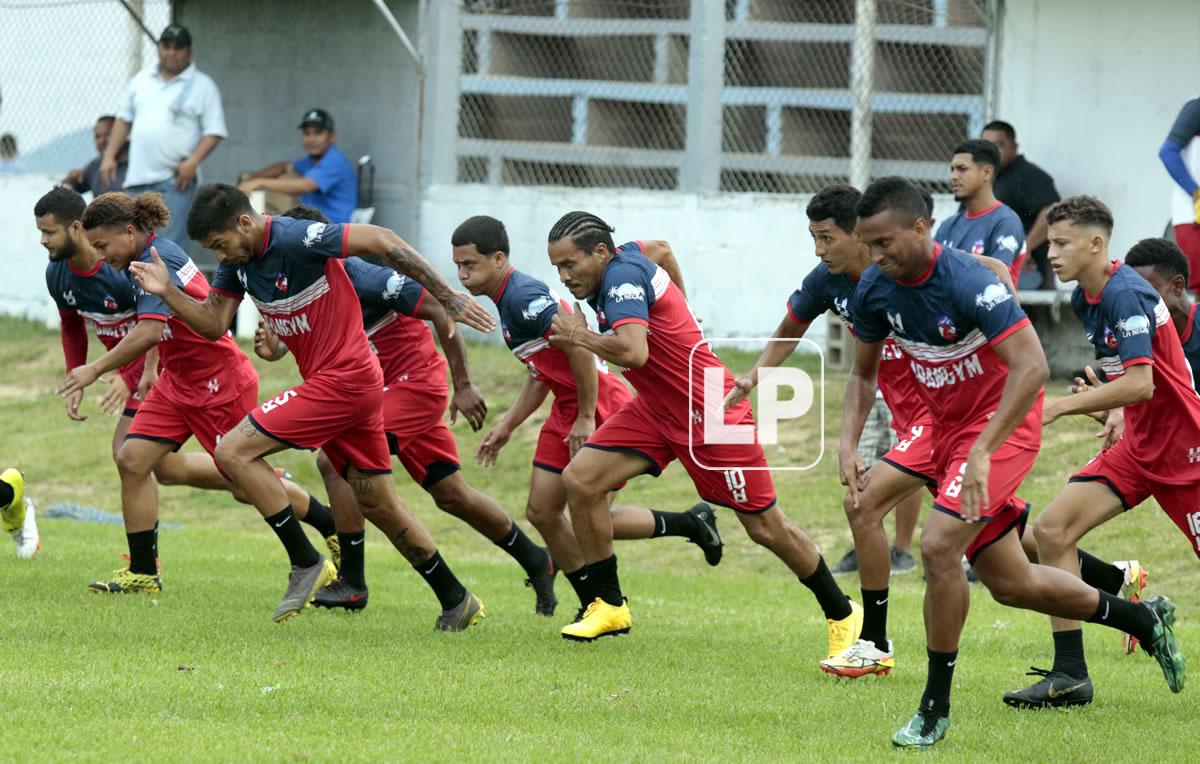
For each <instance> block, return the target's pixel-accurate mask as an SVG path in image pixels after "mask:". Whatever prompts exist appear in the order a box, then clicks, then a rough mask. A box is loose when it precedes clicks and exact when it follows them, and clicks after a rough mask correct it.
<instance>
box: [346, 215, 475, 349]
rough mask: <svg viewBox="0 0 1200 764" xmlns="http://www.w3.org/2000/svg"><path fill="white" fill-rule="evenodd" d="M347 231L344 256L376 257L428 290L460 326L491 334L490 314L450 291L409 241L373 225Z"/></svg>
mask: <svg viewBox="0 0 1200 764" xmlns="http://www.w3.org/2000/svg"><path fill="white" fill-rule="evenodd" d="M349 229H350V233H349V235H347V236H346V244H345V252H344V254H345V255H346V256H347V257H351V256H353V255H358V256H373V257H377V258H379V259H380V260H382V261H383V262H384V263H386V264H387V265H389V266H391V267H392V268H395V269H396V270H397V271H399V272H400V273H403V274H404V275H405V276H408V277H409V278H411V279H414V280H416V281H417V282H419V283H420V284H421V286H423V287H425V288H426V289H428V290H429V293H430V294H432V295H433V296H434V297H436V298H437V300H438V302H440V303H441V304H442V307H443V308H445V309H446V313H447V314H449V316H450V317H451V318H453V319H454V320H455V321H457V322H459V323H460V324H466V325H467V326H469V327H471V328H472V329H478V330H479V331H481V332H490V331H493V330H494V329H495V328H496V320H495V319H494V318H492V314H491V313H488V312H487V311H486V310H485V309H484V308H483V307H482V306H481V305H480V304H479V303H477V302H475V300H473V299H472V298H471V296H470V295H468V294H467V293H466V292H458V291H455V290H454V289H452V288H451V286H450V282H448V281H446V278H445V277H444V276H442V274H441V273H438V270H437V269H436V268H434V267H433V264H432V263H430V262H429V261H428V260H426V259H425V257H424V255H422V254H421V253H420V252H418V251H416V250H415V249H413V248H412V247H411V246H409V244H408V242H406V241H405V240H404V239H401V238H400V237H399V236H397V235H396V234H395V233H394V232H393V231H392V230H391V229H388V228H381V227H380V226H374V225H352V226H349Z"/></svg>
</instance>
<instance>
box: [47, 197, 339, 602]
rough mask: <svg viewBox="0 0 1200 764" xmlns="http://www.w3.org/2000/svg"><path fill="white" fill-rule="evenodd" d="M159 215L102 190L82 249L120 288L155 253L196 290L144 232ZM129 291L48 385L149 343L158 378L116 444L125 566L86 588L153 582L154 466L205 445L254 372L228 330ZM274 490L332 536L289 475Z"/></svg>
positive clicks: (139, 351) (196, 278)
mask: <svg viewBox="0 0 1200 764" xmlns="http://www.w3.org/2000/svg"><path fill="white" fill-rule="evenodd" d="M169 216H170V212H168V210H167V208H166V205H164V204H163V203H162V198H161V196H160V195H159V194H153V193H145V194H140V195H139V196H138V197H136V198H132V199H131V198H130V197H128V196H126V195H124V194H122V193H119V192H112V193H108V194H102V195H101V196H99V197H98V198H96V199H95V200H94V201H93V202H92V203H91V204H90V205H88V207H87V209H85V210H84V212H83V215H82V216H81V218H80V221H79V222H80V224H81V226H82V227H83V230H84V231H85V232H86V234H87V238H88V241H89V242H90V244H91V246H92V248H93V249H94V250H95V251H96V252H97V253H98V254H99V255H100V256H101V257H103V258H104V260H105V262H106V263H107V264H108V265H109V266H110V267H111V268H113V269H115V270H116V271H123V272H124V274H123V278H124V279H125V283H126V284H127V285H130V288H132V278H131V276H130V274H129V272H128V269H129V268H130V267H131V266H130V264H131V263H134V262H146V261H149V260H152V259H153V260H155V261H158V260H159V259H161V260H162V261H164V262H166V263H169V264H170V270H169V271H168V270H167V268H166V266H164V268H163V278H164V280H167V281H168V283H173V284H175V285H176V286H177V287H178V288H179V289H180V290H187V291H188V292H189V293H191V294H195V295H197V296H198V297H205V296H207V294H208V289H209V287H208V282H207V280H205V278H204V275H203V274H202V273H200V271H199V269H197V268H196V264H195V263H193V262H192V260H191V258H190V257H188V256H187V254H186V253H184V252H183V250H182V249H180V248H179V246H178V245H176V244H175V243H174V242H172V241H168V240H166V239H159V238H157V237H156V236H155V234H154V229H155V228H159V227H161V226H162V225H164V224H165V223H166V220H167V218H168V217H169ZM160 251H161V255H160V254H159V252H160ZM135 294H136V299H137V302H136V306H135V311H136V313H137V322H136V324H134V325H133V327H132V328H130V329H129V330H128V331H127V332H126V334H125V335H124V336H123V337H122V338H121V339H120V341H118V342H117V343H116V344H115V345H114V346H113V347H112V348H111V349H110V350H109V351H108V352H107V353H105V354H104V355H102V356H100V357H99V358H97V359H96V360H95V361H92V362H91V363H87V364H83V365H80V366H76V367H74V368H72V369H71V370H70V371H69V372H67V377H66V380H65V381H64V382H63V384H62V385H61V386H60V387H59V390H58V392H59V394H60V395H63V396H64V397H66V398H68V399H70V398H71V397H72V396H77V395H78V394H79V393H80V392H81V391H82V390H83V389H84V388H86V387H87V386H88V385H91V384H92V383H93V382H95V381H96V380H97V379H98V378H99V377H100V375H101V374H104V373H106V372H109V371H114V370H116V369H120V368H122V367H124V366H126V365H127V364H129V363H130V362H132V361H134V360H136V359H138V358H141V357H142V356H143V355H145V354H146V353H147V352H148V351H150V350H152V349H155V348H157V349H158V351H159V365H160V367H161V371H160V372H159V375H158V379H157V381H155V383H154V385H153V386H152V387H151V388H150V394H149V395H147V397H146V398H145V400H143V401H142V403H141V405H140V406H139V407H138V410H137V414H136V415H135V416H134V417H133V422H131V423H130V426H129V432H128V434H127V435H126V437H125V441H124V443H123V444H122V445H121V447H120V450H119V451H118V453H117V471H118V473H119V474H120V476H121V511H122V514H123V515H124V519H125V533H126V537H127V541H128V543H129V566H128V567H127V568H122V569H121V570H118V571H117V572H116V575H114V577H113V578H111V579H109V580H107V581H94V582H92V584H91V586H90V587H89V588H90V589H91V590H92V591H95V592H109V593H129V592H157V591H161V590H162V579H161V578H160V577H159V575H158V564H157V559H156V558H157V549H158V485H157V483H156V481H155V479H154V469H155V467H156V466H157V465H158V464H159V463H160V462H161V461H162V460H163V459H164V458H167V457H168V455H170V454H172V453H173V452H175V451H178V450H179V448H180V447H181V446H183V444H184V443H185V442H187V440H188V438H190V437H192V436H193V435H195V436H196V440H198V441H199V442H200V445H201V446H203V447H204V449H205V450H206V451H208V452H209V454H212V453H213V450H214V449H215V448H216V445H217V441H218V440H219V439H220V438H221V436H222V435H223V434H224V433H226V432H228V431H229V429H230V428H232V427H233V426H234V425H236V424H237V423H238V422H239V421H240V420H241V419H242V417H243V416H245V413H246V411H247V410H249V408H250V407H252V406H253V405H254V403H255V401H256V400H257V398H258V374H257V373H256V372H255V371H254V367H253V366H252V365H251V364H250V359H249V358H247V357H246V354H245V353H243V352H242V351H241V349H240V348H239V347H238V346H237V344H236V343H234V341H233V339H232V338H231V337H229V336H226V335H217V336H216V337H214V338H213V340H214V341H209V340H207V339H205V338H204V337H201V336H200V335H198V334H196V333H195V332H194V331H192V330H191V329H189V328H188V327H187V326H186V325H185V324H184V323H183V322H181V321H180V320H179V317H178V316H176V315H174V314H173V313H172V312H171V310H170V308H169V307H168V306H167V305H165V304H164V303H163V301H162V300H161V299H158V298H156V297H155V296H153V295H149V294H145V293H143V292H142V291H141V290H135ZM225 487H226V488H227V489H232V492H233V494H234V497H235V498H237V499H238V500H239V501H243V502H244V501H246V496H245V494H243V493H242V492H241V491H238V490H236V489H235V488H234V487H233V486H232V485H231V484H229V483H228V482H226V483H225ZM284 490H285V491H286V493H287V495H288V497H289V499H290V500H291V501H292V502H294V503H295V504H296V505H297V506H300V507H302V511H303V512H304V513H305V517H306V518H307V521H308V522H309V523H310V524H312V525H313V526H314V527H316V528H317V529H318V530H319V531H320V532H321V535H322V536H324V537H326V539H327V542H328V541H329V540H330V539H332V541H333V542H336V537H334V530H333V517H332V515H330V514H329V510H328V508H327V507H325V506H324V505H322V504H321V503H320V502H318V501H316V500H315V499H313V498H312V497H311V496H309V495H308V494H307V493H306V492H305V491H304V490H303V489H302V488H300V487H299V486H297V485H295V484H294V483H292V482H291V481H287V482H286V485H285V486H284ZM301 535H303V532H301Z"/></svg>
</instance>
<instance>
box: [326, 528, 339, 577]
mask: <svg viewBox="0 0 1200 764" xmlns="http://www.w3.org/2000/svg"><path fill="white" fill-rule="evenodd" d="M325 546H326V548H328V549H329V561H330V562H332V563H333V567H334V568H335V569H336V570H338V571H341V569H342V542H341V541H339V540H338V537H337V534H336V533H335V534H333V535H332V536H326V537H325Z"/></svg>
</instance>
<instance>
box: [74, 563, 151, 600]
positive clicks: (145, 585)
mask: <svg viewBox="0 0 1200 764" xmlns="http://www.w3.org/2000/svg"><path fill="white" fill-rule="evenodd" d="M88 589H89V590H91V591H93V592H106V593H108V594H153V593H155V592H161V591H162V579H161V578H159V577H158V576H157V575H154V576H152V575H150V574H149V573H133V572H131V571H130V570H129V568H121V569H120V570H118V571H116V572H115V573H114V574H113V577H112V578H110V579H109V580H107V581H93V582H92V583H91V584H89V585H88Z"/></svg>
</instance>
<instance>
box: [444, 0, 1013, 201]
mask: <svg viewBox="0 0 1200 764" xmlns="http://www.w3.org/2000/svg"><path fill="white" fill-rule="evenodd" d="M995 6H996V0H557V1H555V0H468V1H467V2H466V3H465V4H464V5H463V7H462V12H461V14H460V15H459V16H458V19H459V23H460V26H461V45H462V61H461V71H460V77H459V79H458V86H459V112H458V114H459V120H458V144H457V150H456V156H457V158H458V166H457V179H458V180H459V181H460V182H474V183H491V184H516V185H563V186H604V187H624V186H633V187H640V188H648V189H684V190H694V191H714V190H725V191H750V192H776V193H787V192H809V191H814V190H816V189H817V188H819V187H820V186H822V185H824V184H826V183H828V182H831V181H834V180H847V179H850V180H853V181H855V182H857V183H860V184H861V183H865V181H866V179H867V178H868V177H876V176H880V175H885V174H900V175H905V176H907V177H910V178H912V179H913V180H916V181H919V182H921V183H922V184H923V185H925V186H927V187H929V188H930V189H931V190H935V191H945V190H948V178H947V171H946V169H945V168H946V163H947V161H948V160H949V157H950V154H951V151H952V149H953V147H954V145H955V144H956V143H957V142H958V141H960V140H962V139H964V138H966V137H968V136H977V135H978V134H979V131H980V129H981V127H982V124H983V120H984V117H985V114H986V113H987V111H988V103H989V95H990V92H989V91H990V70H991V67H990V58H991V47H992V44H993V30H994V29H995V17H996V8H995Z"/></svg>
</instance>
